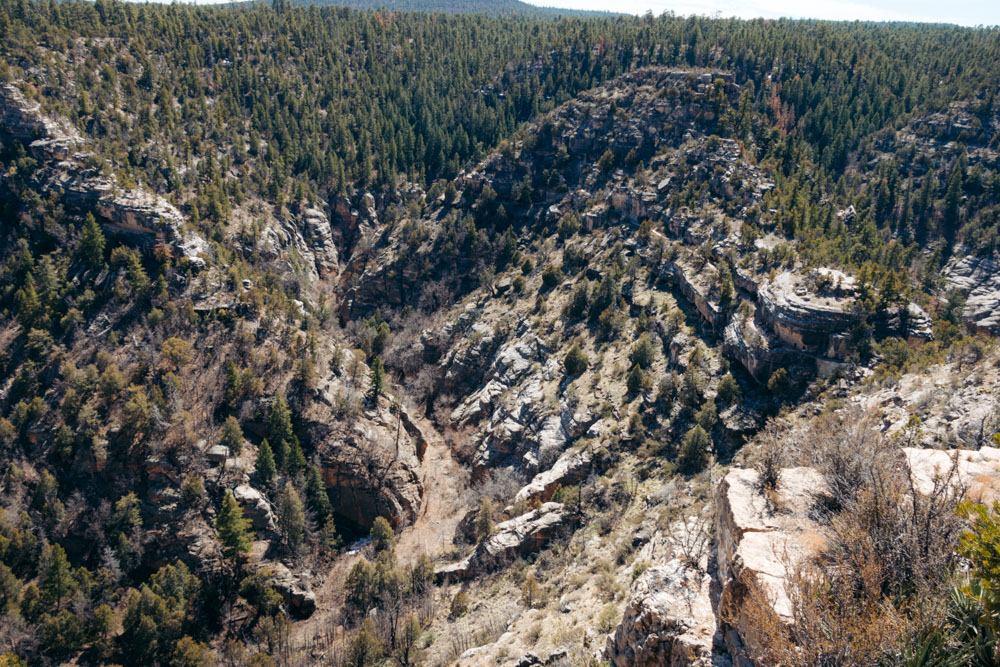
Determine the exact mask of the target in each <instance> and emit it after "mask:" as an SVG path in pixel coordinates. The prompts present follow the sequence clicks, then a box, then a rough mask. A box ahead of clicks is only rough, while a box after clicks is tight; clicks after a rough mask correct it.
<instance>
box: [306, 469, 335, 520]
mask: <svg viewBox="0 0 1000 667" xmlns="http://www.w3.org/2000/svg"><path fill="white" fill-rule="evenodd" d="M306 504H307V505H308V507H309V511H310V512H312V513H313V515H315V517H316V518H317V519H319V520H320V521H321V522H322V521H324V520H325V519H326V518H327V517H328V516H330V513H331V511H332V510H331V508H330V496H328V495H327V493H326V486H325V485H324V484H323V478H322V476H321V475H320V471H319V468H318V467H316V466H311V467H310V468H309V474H308V475H307V476H306Z"/></svg>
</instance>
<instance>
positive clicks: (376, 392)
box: [368, 357, 385, 407]
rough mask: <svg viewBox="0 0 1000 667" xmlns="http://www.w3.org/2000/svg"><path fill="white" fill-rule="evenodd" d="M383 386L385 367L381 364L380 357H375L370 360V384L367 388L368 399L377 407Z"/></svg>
mask: <svg viewBox="0 0 1000 667" xmlns="http://www.w3.org/2000/svg"><path fill="white" fill-rule="evenodd" d="M384 388H385V368H384V367H383V365H382V357H375V361H373V362H372V377H371V385H370V387H369V390H368V400H370V401H371V402H372V403H373V404H374V405H375V406H376V407H378V399H379V396H381V395H382V391H383V389H384Z"/></svg>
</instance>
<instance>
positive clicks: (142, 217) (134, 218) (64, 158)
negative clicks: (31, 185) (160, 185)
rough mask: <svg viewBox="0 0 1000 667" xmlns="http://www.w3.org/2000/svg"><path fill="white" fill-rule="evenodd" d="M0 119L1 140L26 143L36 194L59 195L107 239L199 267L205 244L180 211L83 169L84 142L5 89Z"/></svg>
mask: <svg viewBox="0 0 1000 667" xmlns="http://www.w3.org/2000/svg"><path fill="white" fill-rule="evenodd" d="M0 116H2V117H3V120H4V123H3V126H2V127H0V138H3V136H4V134H6V137H8V138H9V139H10V140H14V141H21V142H30V143H29V148H30V150H31V152H32V155H34V156H35V157H36V158H37V159H38V160H39V161H40V162H42V163H43V167H42V168H41V169H39V170H38V172H37V173H36V174H35V176H34V178H36V179H37V180H38V183H37V185H38V187H39V188H41V189H43V190H47V191H50V192H57V193H59V194H61V195H63V197H64V201H65V202H66V204H67V205H69V206H70V207H75V208H77V209H81V210H86V211H91V212H93V213H94V214H95V216H96V217H97V218H98V221H99V222H100V223H101V225H102V227H104V229H105V230H106V231H107V232H109V233H112V234H115V235H118V236H121V237H123V238H125V239H127V240H129V241H130V242H132V243H134V244H136V245H139V246H142V247H145V248H147V249H152V248H153V247H154V246H155V245H157V244H158V243H165V244H168V245H169V246H170V247H171V248H172V249H173V250H174V251H175V252H176V253H177V254H178V256H179V257H180V258H182V259H184V260H185V261H186V262H188V263H189V264H190V265H191V266H193V267H194V268H197V269H202V268H204V267H205V260H204V259H203V258H202V255H204V254H207V253H208V251H209V245H208V242H207V241H205V239H204V238H202V237H201V236H199V235H198V234H196V233H194V232H192V231H189V230H187V229H185V224H184V218H183V216H182V215H181V214H180V211H178V210H177V208H176V207H174V206H173V205H172V204H171V203H170V202H168V201H167V200H166V199H164V198H163V197H160V196H158V195H156V194H154V193H152V192H150V191H149V190H148V189H146V188H143V187H139V186H136V187H131V188H126V187H123V186H122V185H121V184H120V183H119V182H118V181H117V179H115V178H108V177H104V176H101V175H100V174H98V173H97V172H96V171H95V170H94V169H92V168H90V167H88V166H87V165H86V164H85V160H86V158H87V157H88V155H89V154H88V153H86V152H81V151H83V150H84V149H85V147H86V140H85V139H84V137H82V136H81V135H80V134H79V133H78V132H77V131H76V130H75V128H73V127H72V126H71V125H69V123H67V122H65V121H64V120H61V119H54V118H51V117H49V116H46V115H44V114H43V113H42V112H41V108H40V106H39V105H38V104H37V103H34V102H31V101H29V100H27V99H26V98H25V97H24V95H23V94H22V93H21V92H20V91H19V90H18V89H17V88H16V87H14V86H12V85H10V84H4V85H3V86H0Z"/></svg>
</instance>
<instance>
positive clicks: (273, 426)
mask: <svg viewBox="0 0 1000 667" xmlns="http://www.w3.org/2000/svg"><path fill="white" fill-rule="evenodd" d="M293 435H294V433H293V431H292V412H291V410H289V409H288V401H286V400H285V397H284V396H283V395H281V394H278V395H277V396H275V398H274V405H273V406H271V417H270V419H268V422H267V439H268V441H269V442H270V443H271V448H272V451H273V452H274V462H275V463H276V464H277V465H278V466H279V467H282V468H283V467H284V466H285V461H287V459H288V450H289V448H290V447H291V443H292V437H293Z"/></svg>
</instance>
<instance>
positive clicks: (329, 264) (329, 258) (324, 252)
mask: <svg viewBox="0 0 1000 667" xmlns="http://www.w3.org/2000/svg"><path fill="white" fill-rule="evenodd" d="M301 226H302V229H303V236H305V239H306V241H307V243H308V244H309V247H310V248H311V249H312V251H313V256H314V263H315V265H316V271H317V272H318V273H319V276H320V277H321V278H322V277H325V276H328V275H333V274H335V273H336V272H337V269H338V261H337V246H336V245H335V244H334V242H333V229H332V228H331V227H330V220H329V219H328V218H327V217H326V214H325V213H323V211H320V210H319V209H315V208H307V209H305V210H304V211H302V222H301Z"/></svg>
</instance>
